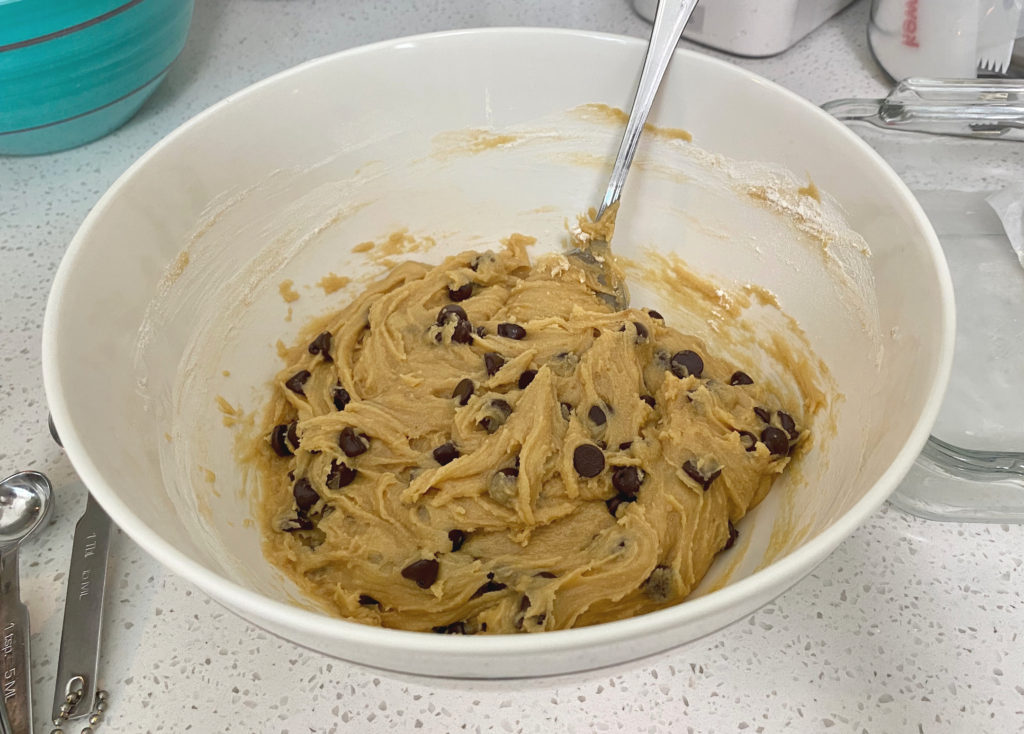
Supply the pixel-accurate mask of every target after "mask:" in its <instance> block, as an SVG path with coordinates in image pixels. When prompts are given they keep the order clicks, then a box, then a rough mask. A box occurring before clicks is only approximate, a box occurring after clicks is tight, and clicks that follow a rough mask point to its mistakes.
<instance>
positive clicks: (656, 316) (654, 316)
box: [647, 308, 665, 321]
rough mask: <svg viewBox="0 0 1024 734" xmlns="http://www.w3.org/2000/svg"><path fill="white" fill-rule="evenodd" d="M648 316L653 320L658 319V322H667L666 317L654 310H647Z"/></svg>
mask: <svg viewBox="0 0 1024 734" xmlns="http://www.w3.org/2000/svg"><path fill="white" fill-rule="evenodd" d="M647 315H648V316H650V317H651V318H652V319H657V320H658V321H664V320H665V317H664V316H662V315H661V314H660V313H658V312H657V311H655V310H654V309H653V308H649V309H647Z"/></svg>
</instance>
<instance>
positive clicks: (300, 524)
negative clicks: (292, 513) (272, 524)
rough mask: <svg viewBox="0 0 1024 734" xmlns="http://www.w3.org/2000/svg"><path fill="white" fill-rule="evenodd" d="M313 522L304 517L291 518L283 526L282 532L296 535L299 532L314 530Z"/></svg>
mask: <svg viewBox="0 0 1024 734" xmlns="http://www.w3.org/2000/svg"><path fill="white" fill-rule="evenodd" d="M312 529H313V521H312V520H310V519H309V518H308V517H304V516H302V515H300V516H298V517H294V518H289V519H287V520H285V521H284V522H283V523H282V524H281V530H282V531H283V532H285V533H294V532H295V531H297V530H312Z"/></svg>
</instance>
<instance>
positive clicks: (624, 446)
mask: <svg viewBox="0 0 1024 734" xmlns="http://www.w3.org/2000/svg"><path fill="white" fill-rule="evenodd" d="M632 446H633V442H632V441H623V442H622V443H620V444H619V451H629V449H630V448H631V447H632Z"/></svg>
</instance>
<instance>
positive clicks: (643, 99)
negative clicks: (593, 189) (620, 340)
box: [568, 0, 697, 311]
mask: <svg viewBox="0 0 1024 734" xmlns="http://www.w3.org/2000/svg"><path fill="white" fill-rule="evenodd" d="M696 5H697V0H658V10H657V13H656V14H655V16H654V29H653V30H652V31H651V40H650V41H649V42H648V44H647V56H646V57H645V58H644V67H643V71H642V72H641V73H640V83H639V84H638V85H637V88H636V96H635V97H634V98H633V108H632V109H631V110H630V112H629V121H628V122H626V130H625V132H624V133H623V135H622V142H621V143H620V144H619V152H618V154H617V155H616V156H615V166H614V167H613V168H612V175H611V178H610V179H609V180H608V189H607V190H606V191H605V194H604V199H603V200H602V201H601V207H600V208H599V209H598V210H597V217H596V218H595V221H597V222H600V221H601V217H603V216H604V214H605V212H606V211H608V210H610V209H611V210H613V211H614V209H613V207H614V206H615V205H616V204H618V202H619V196H620V195H621V194H622V186H623V185H624V184H625V183H626V174H628V173H629V166H630V164H631V163H632V162H633V155H634V154H635V153H636V147H637V144H638V143H639V142H640V135H641V133H643V131H644V123H646V122H647V116H648V114H649V113H650V111H651V105H652V104H653V103H654V97H655V95H656V94H657V93H658V87H659V86H660V85H661V79H662V77H663V76H664V75H665V69H666V68H668V62H669V61H671V60H672V54H673V53H675V50H676V44H677V43H679V37H680V36H681V35H682V34H683V28H685V27H686V22H687V21H688V20H689V19H690V15H691V14H692V13H693V9H694V7H696ZM611 254H612V252H611V244H610V243H609V242H607V241H605V240H603V239H598V238H593V239H591V240H590V241H589V242H587V243H584V245H583V246H582V247H579V246H578V247H576V248H574V249H572V250H570V251H569V253H568V255H569V256H570V257H576V258H578V259H579V260H581V261H582V262H583V263H584V264H585V265H587V266H589V267H592V268H593V267H596V268H598V269H599V272H598V275H597V281H598V284H599V285H600V286H602V287H603V288H606V289H607V291H605V292H599V293H598V295H599V296H600V297H602V298H604V299H605V300H606V301H607V302H608V303H609V304H610V305H611V306H612V307H613V308H615V309H617V310H620V311H621V310H622V309H624V308H626V307H627V306H628V305H629V292H628V291H627V290H626V284H625V282H623V279H622V275H621V274H620V273H619V272H618V271H617V270H615V269H614V268H613V267H612V257H611Z"/></svg>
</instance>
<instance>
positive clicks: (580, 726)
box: [0, 0, 1024, 734]
mask: <svg viewBox="0 0 1024 734" xmlns="http://www.w3.org/2000/svg"><path fill="white" fill-rule="evenodd" d="M867 10H868V3H866V2H864V1H863V0H862V1H861V2H859V3H856V4H854V5H853V6H852V7H851V8H849V9H848V10H846V11H845V12H844V13H842V14H841V15H839V16H837V17H836V18H834V19H833V20H831V21H830V22H829V23H828V24H826V25H825V26H823V27H822V28H820V29H818V30H817V31H815V32H814V33H812V34H811V35H810V36H809V37H808V38H806V39H804V40H803V41H802V42H800V43H799V44H798V45H797V46H795V47H794V48H793V49H791V50H790V51H788V52H786V53H785V54H782V55H781V56H778V57H775V58H770V59H761V60H755V59H733V61H734V63H737V64H738V65H740V66H743V67H745V68H748V69H751V70H753V71H755V72H757V73H759V74H762V75H764V76H766V77H768V78H770V79H773V80H775V81H777V82H779V83H780V84H782V85H784V86H786V87H788V88H790V89H792V90H794V91H795V92H797V93H799V94H801V95H803V96H805V97H807V98H808V99H810V100H812V101H813V102H815V103H819V104H820V103H822V102H824V101H826V100H828V99H832V98H836V97H843V96H880V95H882V94H884V92H885V90H886V89H887V88H888V82H887V80H886V79H885V77H884V75H883V74H882V73H881V72H880V71H879V69H878V67H877V65H876V64H875V62H874V61H873V59H872V58H871V55H870V52H869V51H868V49H867V45H866V40H865V26H866V22H867ZM518 25H522V26H563V27H575V28H584V29H592V30H600V31H609V32H615V33H623V34H628V35H634V36H646V34H647V33H648V26H647V24H646V23H645V22H644V21H643V20H641V19H640V18H639V17H637V16H636V15H634V14H633V12H632V10H631V9H630V7H629V5H628V4H627V3H626V2H625V0H563V1H561V2H548V1H546V0H521V1H520V2H517V3H498V2H494V1H492V0H450V1H449V2H447V3H443V4H442V3H405V2H400V1H399V0H390V1H389V2H370V1H369V0H352V1H351V2H346V3H338V2H331V1H330V0H321V1H319V2H316V1H314V0H198V2H197V7H196V11H195V16H194V19H193V25H192V32H191V36H190V38H189V41H188V44H187V46H186V47H185V50H184V52H183V53H182V55H181V57H180V58H179V59H178V61H177V63H176V64H175V65H174V66H173V68H172V69H171V71H170V73H169V75H168V77H167V79H166V80H165V82H164V83H163V85H162V86H161V87H160V88H159V89H158V90H157V92H156V93H155V95H154V96H153V97H152V98H151V99H150V100H149V101H148V102H147V103H146V105H145V106H144V107H143V109H142V110H141V112H140V113H139V115H138V116H137V117H135V118H134V119H133V120H132V121H131V122H129V123H128V124H127V125H126V126H125V127H124V128H122V129H121V130H119V131H117V132H116V133H114V134H112V135H110V136H108V137H106V138H104V139H102V140H99V141H97V142H95V143H93V144H91V145H87V146H85V147H82V148H79V149H76V150H71V151H66V152H63V153H59V154H55V155H51V156H43V157H35V158H22V159H16V158H0V263H2V264H3V275H4V284H5V288H3V289H2V290H0V354H2V357H0V416H2V418H0V425H2V430H0V473H4V474H6V473H10V472H13V471H14V470H16V469H22V468H35V469H38V470H41V471H44V472H46V473H47V474H48V475H49V476H50V477H51V479H52V480H53V481H54V484H55V485H56V487H57V494H58V505H57V511H56V513H55V514H56V518H55V520H54V522H53V524H52V525H51V527H50V528H49V529H48V530H47V532H45V533H43V534H42V535H40V536H39V537H37V538H34V539H32V540H31V541H29V543H28V544H27V545H26V546H25V547H24V549H23V552H22V556H21V568H22V592H23V595H24V598H25V601H26V603H27V604H28V606H29V608H30V610H31V615H32V625H33V629H34V630H35V632H34V634H33V636H32V646H33V655H34V661H33V662H34V666H33V673H34V674H33V687H34V690H35V698H36V701H35V710H36V713H37V725H36V726H37V728H36V731H37V732H40V731H49V728H48V727H47V726H46V718H47V715H48V711H49V706H50V701H51V696H52V691H53V682H54V674H55V668H56V663H57V645H58V641H59V637H60V626H61V621H62V608H63V601H64V594H65V584H66V583H67V565H68V559H69V552H70V542H71V536H72V533H73V531H74V525H75V522H76V520H77V518H78V517H79V516H80V514H81V512H82V509H83V507H84V501H85V490H84V488H83V487H82V486H81V484H79V483H77V481H76V480H75V478H74V473H73V470H72V469H71V466H70V464H69V463H68V461H67V459H66V458H64V456H63V454H62V452H61V450H60V449H59V448H58V447H57V446H56V445H55V444H54V443H53V442H52V441H51V440H50V438H49V435H48V434H47V430H46V405H45V398H44V395H43V387H42V377H41V368H40V356H39V355H40V329H41V326H42V320H43V310H44V306H45V301H46V296H47V293H48V290H49V286H50V282H51V281H52V278H53V275H54V272H55V270H56V267H57V264H58V262H59V261H60V258H61V255H62V254H63V252H64V250H65V247H66V246H67V243H68V242H69V241H70V239H71V237H72V236H73V234H74V232H75V230H76V228H77V226H78V224H79V223H80V222H81V221H82V219H83V217H84V216H85V215H86V213H87V212H88V210H89V208H90V207H91V206H92V205H93V204H94V203H95V202H96V200H97V199H98V198H99V196H100V195H101V194H102V193H103V191H105V190H106V188H107V187H108V186H109V185H110V184H111V183H112V182H113V181H114V180H115V179H116V178H117V177H118V176H119V175H120V174H121V173H122V172H123V171H124V170H125V168H127V167H128V165H129V164H130V163H131V162H132V161H134V160H135V158H137V157H138V156H139V155H140V154H142V153H143V152H144V151H145V150H146V149H147V148H149V147H150V146H151V145H153V144H154V143H156V142H157V141H158V140H159V139H160V138H161V137H163V136H164V135H166V134H167V133H168V132H170V131H171V130H173V129H174V128H175V127H177V126H178V125H179V124H181V123H182V122H184V121H185V120H187V119H188V118H190V117H192V116H193V115H195V114H196V113H198V112H200V111H201V110H203V109H204V108H206V107H207V106H209V105H210V104H212V103H214V102H216V101H218V100H219V99H221V98H223V97H224V96H226V95H228V94H230V93H232V92H235V91H237V90H239V89H241V88H243V87H245V86H247V85H248V84H250V83H252V82H255V81H257V80H259V79H262V78H264V77H266V76H268V75H270V74H273V73H275V72H277V71H280V70H282V69H286V68H288V67H290V66H293V65H295V64H297V63H300V62H302V61H306V60H308V59H311V58H314V57H317V56H321V55H324V54H328V53H332V52H334V51H338V50H341V49H345V48H349V47H352V46H357V45H361V44H364V43H368V42H372V41H377V40H382V39H385V38H392V37H397V36H403V35H409V34H414V33H420V32H425V31H432V30H442V29H450V28H468V27H476V26H518ZM709 53H711V52H709ZM111 556H112V557H111V563H110V585H109V588H108V597H107V602H106V615H107V616H106V620H105V624H104V638H105V639H104V644H103V657H102V661H101V674H100V681H101V683H102V685H103V686H104V687H105V688H107V689H108V690H109V691H110V696H111V703H110V709H109V711H108V714H107V716H106V719H105V721H104V722H103V723H102V725H101V726H100V727H99V731H100V732H103V731H109V732H133V733H134V732H144V731H145V732H268V733H271V732H287V733H288V734H302V733H305V732H348V731H351V732H360V733H363V732H367V733H369V732H385V731H387V732H391V731H417V730H419V731H424V732H449V731H451V732H531V733H532V732H604V731H608V732H614V731H625V732H673V733H674V734H678V733H682V732H700V733H701V734H706V733H708V732H750V733H751V734H753V733H754V732H778V731H806V732H822V731H839V732H858V733H859V732H869V733H871V734H874V733H875V732H882V733H888V732H913V733H915V734H916V733H919V732H920V733H924V732H927V733H928V734H932V733H933V732H1012V731H1024V672H1022V671H1024V568H1022V563H1024V525H998V524H995V525H969V524H940V523H932V522H928V521H925V520H921V519H918V518H915V517H911V516H909V515H906V514H903V513H902V512H900V511H899V510H897V509H895V508H893V507H891V506H886V507H884V508H883V509H881V510H880V511H879V512H877V513H876V514H875V515H874V516H872V517H871V518H870V519H869V520H868V521H867V522H866V523H865V524H864V526H863V527H862V528H860V529H859V530H858V531H857V532H856V533H854V535H853V536H852V537H851V538H849V539H848V540H847V541H846V542H845V543H843V544H842V545H841V546H840V547H839V549H838V550H836V551H835V553H833V554H832V555H831V556H830V557H829V558H828V559H827V560H826V561H825V562H824V563H823V564H822V565H821V566H820V567H819V568H818V569H817V570H816V571H815V572H814V573H813V574H811V575H810V576H809V577H807V578H806V579H805V580H804V581H802V582H801V583H799V584H797V585H796V586H794V587H793V588H792V589H790V590H789V591H787V592H786V593H784V594H783V595H782V596H780V597H779V598H778V599H777V600H775V601H774V602H773V603H771V604H769V605H768V606H766V607H764V608H763V609H761V610H759V611H758V612H757V613H755V614H752V615H751V616H749V617H747V618H746V619H744V620H742V621H740V622H737V623H736V624H733V625H732V626H730V627H727V628H726V629H724V630H722V631H720V632H718V633H716V634H713V635H710V636H708V637H706V638H704V639H702V640H699V641H697V642H694V643H692V644H690V645H688V646H686V647H683V648H679V649H676V650H673V651H670V652H667V653H664V654H661V655H658V656H656V657H653V658H650V659H647V660H644V661H641V662H636V663H631V664H628V665H624V666H620V667H618V668H613V669H606V670H600V671H594V672H590V673H585V674H581V675H576V676H564V677H558V678H546V679H538V680H520V681H499V682H472V681H446V680H428V679H422V678H415V677H412V676H405V675H398V674H394V673H388V672H383V671H375V670H370V669H367V668H363V667H358V666H355V665H351V664H348V663H345V662H342V661H339V660H333V659H330V658H327V657H325V656H322V655H319V654H317V653H315V652H312V651H309V650H305V649H302V648H299V647H296V646H294V645H292V644H291V643H288V642H285V641H282V640H279V639H277V638H275V637H272V636H271V635H269V634H267V633H265V632H263V631H262V630H260V629H257V628H255V627H252V626H250V625H249V624H247V623H246V622H244V621H242V620H241V619H239V618H238V617H236V616H234V615H233V614H231V613H230V612H227V611H225V610H224V609H223V608H222V607H220V606H219V605H218V604H217V603H215V602H212V601H211V600H209V599H208V598H207V597H206V596H205V595H204V594H203V593H202V592H200V591H198V590H197V589H195V588H194V587H192V586H191V585H190V584H188V583H187V582H185V581H183V580H182V579H180V578H178V577H176V576H173V575H172V574H170V573H169V572H167V571H165V570H164V569H163V568H162V567H161V566H159V565H158V564H157V563H156V562H155V561H153V560H152V559H150V558H149V557H148V556H147V555H145V554H144V553H143V552H142V551H141V550H140V549H139V547H138V546H136V545H135V544H134V543H133V542H132V541H130V540H129V539H128V538H126V537H125V536H123V535H122V534H120V533H115V537H114V539H113V545H112V551H111ZM1018 638H1022V639H1018ZM67 730H68V731H76V732H77V731H80V730H81V725H79V726H77V727H69V728H68V729H67Z"/></svg>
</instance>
